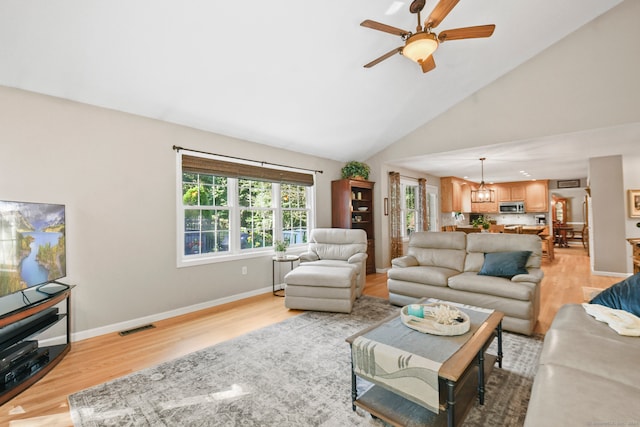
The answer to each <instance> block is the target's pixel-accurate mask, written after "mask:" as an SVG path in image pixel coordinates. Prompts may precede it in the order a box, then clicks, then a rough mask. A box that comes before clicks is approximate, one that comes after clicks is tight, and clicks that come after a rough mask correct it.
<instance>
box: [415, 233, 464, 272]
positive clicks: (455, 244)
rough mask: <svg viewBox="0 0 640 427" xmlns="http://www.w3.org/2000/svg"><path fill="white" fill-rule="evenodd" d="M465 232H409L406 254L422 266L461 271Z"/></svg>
mask: <svg viewBox="0 0 640 427" xmlns="http://www.w3.org/2000/svg"><path fill="white" fill-rule="evenodd" d="M465 248H466V234H465V233H462V232H446V233H445V232H430V231H423V232H416V233H413V234H411V238H410V240H409V249H408V250H407V254H408V255H412V256H413V257H415V259H416V260H417V261H418V263H419V264H420V265H422V266H434V267H445V268H448V269H451V270H457V271H458V272H460V271H462V269H463V268H464V259H465V256H466V249H465Z"/></svg>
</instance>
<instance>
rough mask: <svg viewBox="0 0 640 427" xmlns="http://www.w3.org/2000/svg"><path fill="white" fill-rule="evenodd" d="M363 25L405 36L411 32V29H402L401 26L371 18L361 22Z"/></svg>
mask: <svg viewBox="0 0 640 427" xmlns="http://www.w3.org/2000/svg"><path fill="white" fill-rule="evenodd" d="M360 25H361V26H363V27H367V28H371V29H374V30H378V31H384V32H385V33H389V34H394V35H396V36H404V35H407V34H411V32H410V31H406V30H401V29H400V28H396V27H392V26H391V25H387V24H382V23H380V22H376V21H372V20H370V19H367V20H364V21H362V22H361V23H360Z"/></svg>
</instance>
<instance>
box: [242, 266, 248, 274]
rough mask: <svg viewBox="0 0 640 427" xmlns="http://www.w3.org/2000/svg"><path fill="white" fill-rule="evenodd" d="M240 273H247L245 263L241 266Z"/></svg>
mask: <svg viewBox="0 0 640 427" xmlns="http://www.w3.org/2000/svg"><path fill="white" fill-rule="evenodd" d="M242 274H243V275H245V274H247V266H246V265H243V266H242Z"/></svg>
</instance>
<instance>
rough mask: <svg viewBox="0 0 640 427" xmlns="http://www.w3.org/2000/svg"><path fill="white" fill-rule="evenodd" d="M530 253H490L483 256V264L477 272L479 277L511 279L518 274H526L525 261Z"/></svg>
mask: <svg viewBox="0 0 640 427" xmlns="http://www.w3.org/2000/svg"><path fill="white" fill-rule="evenodd" d="M529 255H531V251H513V252H490V253H486V254H484V263H483V264H482V268H481V269H480V271H479V272H478V274H479V275H481V276H496V277H504V278H507V279H511V278H512V277H513V276H516V275H518V274H527V273H528V271H527V268H526V266H527V261H528V260H529Z"/></svg>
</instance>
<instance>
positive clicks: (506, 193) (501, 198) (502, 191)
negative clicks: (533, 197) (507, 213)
mask: <svg viewBox="0 0 640 427" xmlns="http://www.w3.org/2000/svg"><path fill="white" fill-rule="evenodd" d="M525 188H526V187H525V184H524V183H522V182H507V183H504V184H498V185H496V196H497V199H498V202H522V201H523V200H524V199H525V194H526V191H525Z"/></svg>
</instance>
